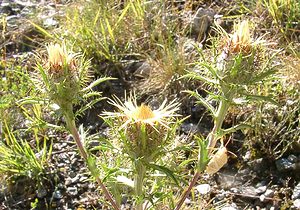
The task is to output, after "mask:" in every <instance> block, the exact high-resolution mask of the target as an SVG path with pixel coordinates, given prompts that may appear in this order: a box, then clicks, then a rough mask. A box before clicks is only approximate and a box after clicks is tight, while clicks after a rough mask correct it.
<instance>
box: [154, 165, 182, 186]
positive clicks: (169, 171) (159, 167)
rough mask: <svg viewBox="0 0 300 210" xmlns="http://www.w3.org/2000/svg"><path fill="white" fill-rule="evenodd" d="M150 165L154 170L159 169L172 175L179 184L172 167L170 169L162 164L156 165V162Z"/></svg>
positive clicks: (169, 175)
mask: <svg viewBox="0 0 300 210" xmlns="http://www.w3.org/2000/svg"><path fill="white" fill-rule="evenodd" d="M149 166H150V167H151V168H153V169H154V170H157V171H160V172H163V173H164V174H166V175H167V176H168V177H170V178H171V179H173V180H174V182H175V183H176V185H178V186H179V182H178V180H177V178H176V177H175V175H174V172H173V171H172V170H170V169H168V168H167V167H165V166H161V165H156V164H151V163H150V164H149Z"/></svg>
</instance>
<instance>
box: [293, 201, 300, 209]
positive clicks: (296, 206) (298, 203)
mask: <svg viewBox="0 0 300 210" xmlns="http://www.w3.org/2000/svg"><path fill="white" fill-rule="evenodd" d="M293 205H294V207H295V208H297V209H300V199H296V200H294V202H293Z"/></svg>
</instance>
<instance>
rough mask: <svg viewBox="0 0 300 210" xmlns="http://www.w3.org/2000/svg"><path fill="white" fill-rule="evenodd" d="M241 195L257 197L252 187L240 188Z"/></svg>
mask: <svg viewBox="0 0 300 210" xmlns="http://www.w3.org/2000/svg"><path fill="white" fill-rule="evenodd" d="M241 191H242V192H241V193H242V194H246V195H257V192H256V189H255V187H253V186H248V187H241Z"/></svg>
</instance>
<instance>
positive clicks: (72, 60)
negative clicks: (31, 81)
mask: <svg viewBox="0 0 300 210" xmlns="http://www.w3.org/2000/svg"><path fill="white" fill-rule="evenodd" d="M46 49H47V53H48V59H47V60H46V65H45V66H46V67H47V68H48V73H49V74H51V75H53V76H60V75H62V74H64V73H66V72H65V71H67V73H75V71H76V54H75V53H73V52H72V51H69V50H68V49H67V47H66V45H65V44H64V43H63V44H61V45H60V44H57V43H56V44H53V43H50V44H49V45H48V46H47V47H46Z"/></svg>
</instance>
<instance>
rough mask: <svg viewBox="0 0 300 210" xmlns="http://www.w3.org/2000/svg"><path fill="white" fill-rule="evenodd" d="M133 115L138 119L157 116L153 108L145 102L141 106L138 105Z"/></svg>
mask: <svg viewBox="0 0 300 210" xmlns="http://www.w3.org/2000/svg"><path fill="white" fill-rule="evenodd" d="M132 115H133V118H135V119H137V120H147V119H151V118H154V116H155V114H154V113H153V111H152V110H151V108H150V107H149V106H147V105H145V104H142V105H141V106H139V107H137V108H136V110H135V111H134V112H133V114H132Z"/></svg>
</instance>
